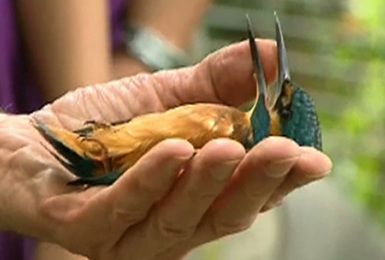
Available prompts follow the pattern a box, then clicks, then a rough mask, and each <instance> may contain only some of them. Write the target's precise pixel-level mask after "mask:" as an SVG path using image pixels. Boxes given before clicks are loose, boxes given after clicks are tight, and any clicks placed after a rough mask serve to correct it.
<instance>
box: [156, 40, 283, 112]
mask: <svg viewBox="0 0 385 260" xmlns="http://www.w3.org/2000/svg"><path fill="white" fill-rule="evenodd" d="M257 45H258V48H259V50H260V53H261V59H262V64H263V67H264V71H265V77H266V81H267V84H271V83H272V82H273V81H274V79H275V78H276V71H277V67H276V60H277V58H276V55H277V54H276V44H275V41H272V40H261V39H258V40H257ZM154 76H155V78H156V79H158V82H159V83H158V84H157V85H156V86H155V87H156V88H157V89H158V90H157V92H158V93H165V92H167V93H168V95H165V96H160V99H161V101H162V103H163V104H164V106H165V107H174V106H177V105H180V104H184V103H186V102H189V103H191V102H192V103H195V102H219V103H223V104H228V105H232V106H239V105H241V104H243V103H244V102H246V101H248V100H250V99H252V98H254V97H255V95H256V85H255V84H256V83H255V79H254V78H253V67H252V60H251V57H250V49H249V44H248V42H247V41H243V42H241V43H236V44H232V45H230V46H228V47H225V48H223V49H220V50H219V51H217V52H215V53H213V54H211V55H209V56H208V57H207V58H206V59H204V60H203V61H202V62H201V63H199V64H198V65H197V66H195V67H193V68H189V69H182V70H179V71H177V73H175V72H174V71H164V72H160V73H157V74H155V75H154ZM240 89H242V90H241V91H240ZM165 90H167V91H165Z"/></svg>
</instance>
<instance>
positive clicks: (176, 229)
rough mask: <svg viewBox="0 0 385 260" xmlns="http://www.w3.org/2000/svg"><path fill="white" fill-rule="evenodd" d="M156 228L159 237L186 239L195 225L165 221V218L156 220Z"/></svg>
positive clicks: (174, 239) (173, 239)
mask: <svg viewBox="0 0 385 260" xmlns="http://www.w3.org/2000/svg"><path fill="white" fill-rule="evenodd" d="M157 229H158V231H159V234H160V235H161V237H163V238H166V239H168V240H171V241H179V240H186V239H188V238H190V237H191V236H192V235H193V234H194V232H195V226H191V225H187V224H185V223H182V222H179V223H176V222H175V221H167V220H165V219H159V220H158V222H157Z"/></svg>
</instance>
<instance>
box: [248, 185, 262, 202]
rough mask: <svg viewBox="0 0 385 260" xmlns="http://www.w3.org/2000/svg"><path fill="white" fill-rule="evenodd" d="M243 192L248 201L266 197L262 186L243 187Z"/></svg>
mask: <svg viewBox="0 0 385 260" xmlns="http://www.w3.org/2000/svg"><path fill="white" fill-rule="evenodd" d="M242 190H243V193H244V195H245V197H246V198H247V199H248V200H250V201H261V200H262V199H263V198H265V197H266V194H267V192H266V189H265V188H263V187H260V186H259V187H244V188H243V189H242Z"/></svg>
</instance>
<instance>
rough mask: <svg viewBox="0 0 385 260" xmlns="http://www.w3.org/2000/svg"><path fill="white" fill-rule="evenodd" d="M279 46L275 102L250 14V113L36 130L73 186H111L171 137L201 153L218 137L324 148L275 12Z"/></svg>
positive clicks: (196, 109)
mask: <svg viewBox="0 0 385 260" xmlns="http://www.w3.org/2000/svg"><path fill="white" fill-rule="evenodd" d="M275 25H276V41H277V48H278V88H277V93H276V96H275V97H274V100H272V102H269V97H268V93H267V88H266V81H265V77H264V71H263V67H262V63H261V60H260V55H259V52H258V48H257V46H256V43H255V39H254V34H253V32H252V29H251V22H250V19H249V17H248V16H247V26H248V28H247V31H248V39H249V46H250V52H251V58H252V62H253V66H254V75H255V78H256V82H257V84H256V87H257V98H256V102H255V104H254V106H253V107H252V108H251V110H250V111H248V112H243V111H241V110H239V109H237V108H235V107H230V106H225V105H220V104H208V103H199V104H192V105H184V106H179V107H176V108H173V109H170V110H167V111H165V112H160V113H150V114H145V115H141V116H138V117H135V118H132V119H131V120H129V121H127V122H124V123H111V124H106V123H100V122H94V121H90V122H86V124H85V126H84V127H83V128H81V129H78V130H75V131H69V130H66V129H63V128H58V127H54V126H49V125H45V124H43V123H42V122H40V121H38V120H35V121H34V122H33V124H34V126H35V127H36V128H37V129H38V130H39V131H40V133H41V134H42V135H43V137H44V138H45V139H46V140H47V141H48V142H49V143H50V144H51V145H52V146H53V147H54V149H55V150H56V152H57V153H58V154H55V157H56V158H57V159H58V160H59V161H60V162H61V164H63V165H64V166H65V167H66V168H67V169H69V170H70V171H71V172H73V173H74V174H75V175H76V176H77V177H78V178H77V179H76V180H74V181H71V182H70V183H69V184H71V185H89V186H93V185H110V184H112V183H113V182H114V181H116V179H117V178H118V177H119V176H120V175H121V174H123V173H124V172H125V171H126V170H127V169H128V168H130V167H131V166H132V165H134V164H135V162H136V161H137V160H139V158H141V157H142V156H143V155H144V154H145V153H146V152H147V151H148V150H149V149H151V148H152V147H153V146H154V145H156V144H157V143H159V142H161V141H162V140H165V139H167V138H182V139H186V140H187V141H189V142H190V143H191V144H192V145H193V146H194V147H195V148H196V149H199V148H201V147H202V146H203V145H205V144H206V143H207V142H209V141H210V140H212V139H215V138H221V137H226V138H231V139H233V140H236V141H238V142H240V143H242V144H243V146H244V147H245V148H246V149H250V148H252V147H253V146H254V145H255V144H257V143H258V142H260V141H261V140H262V139H264V138H266V137H268V136H271V135H279V136H285V137H288V138H290V139H292V140H294V141H296V142H297V143H298V144H299V145H301V146H312V147H315V148H317V149H319V150H321V149H322V142H321V130H320V126H319V122H318V117H317V114H316V110H315V106H314V103H313V101H312V99H311V97H310V96H309V94H308V93H306V92H305V90H303V89H302V88H301V87H299V86H297V85H296V84H294V83H293V82H292V81H291V78H290V73H289V68H288V62H287V55H286V49H285V44H284V40H283V36H282V30H281V25H280V22H279V19H278V17H277V15H276V14H275Z"/></svg>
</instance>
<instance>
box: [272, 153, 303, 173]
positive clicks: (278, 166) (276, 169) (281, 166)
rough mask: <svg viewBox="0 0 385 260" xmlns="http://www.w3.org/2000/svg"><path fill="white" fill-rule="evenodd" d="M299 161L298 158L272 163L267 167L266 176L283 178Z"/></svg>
mask: <svg viewBox="0 0 385 260" xmlns="http://www.w3.org/2000/svg"><path fill="white" fill-rule="evenodd" d="M297 159H298V156H296V157H291V158H287V159H282V160H279V161H272V162H270V163H269V164H268V165H267V167H266V168H267V171H266V174H267V175H268V176H270V177H273V178H279V177H283V176H285V175H286V174H287V173H288V172H289V170H290V167H291V166H292V165H293V164H294V163H295V162H296V161H297Z"/></svg>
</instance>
